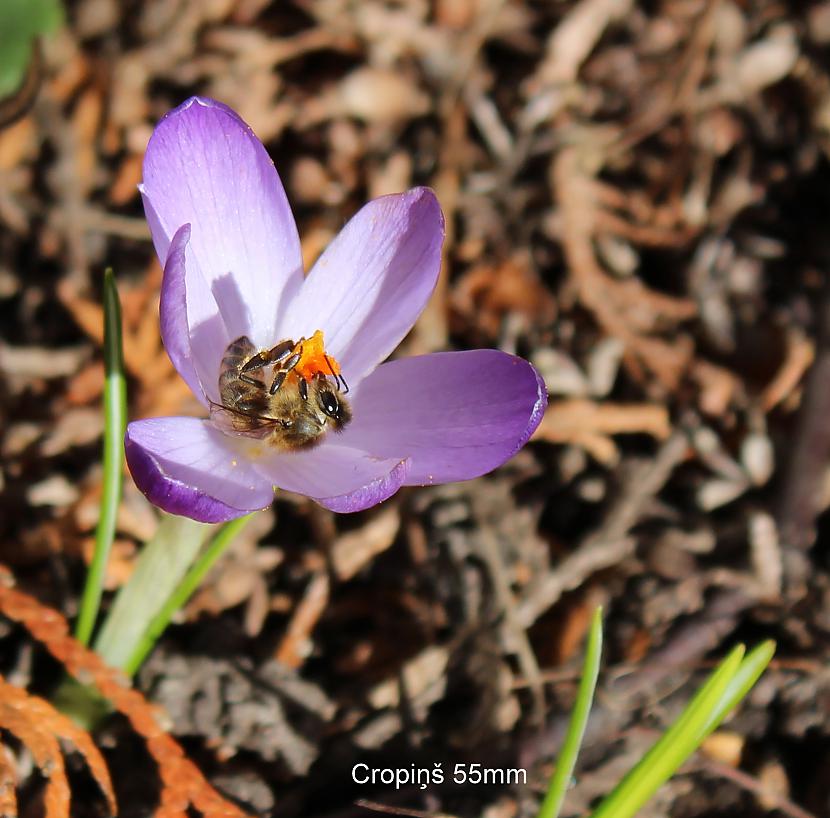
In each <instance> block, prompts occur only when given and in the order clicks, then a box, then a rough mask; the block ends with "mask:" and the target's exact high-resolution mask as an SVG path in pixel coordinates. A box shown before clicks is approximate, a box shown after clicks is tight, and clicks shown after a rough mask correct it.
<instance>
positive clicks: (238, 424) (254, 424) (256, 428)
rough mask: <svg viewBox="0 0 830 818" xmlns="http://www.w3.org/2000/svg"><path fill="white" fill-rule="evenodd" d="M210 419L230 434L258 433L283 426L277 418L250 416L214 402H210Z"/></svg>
mask: <svg viewBox="0 0 830 818" xmlns="http://www.w3.org/2000/svg"><path fill="white" fill-rule="evenodd" d="M210 419H211V420H212V421H213V422H214V423H215V424H216V425H217V426H218V427H219V428H220V429H222V430H223V431H229V432H242V433H245V432H251V433H256V432H261V431H263V430H267V429H273V428H274V427H276V426H280V425H282V421H280V420H279V419H277V418H268V417H263V416H262V415H252V414H248V413H247V412H242V411H240V410H239V409H231V408H229V407H227V406H223V405H222V404H221V403H214V401H210Z"/></svg>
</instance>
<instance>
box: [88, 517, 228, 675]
mask: <svg viewBox="0 0 830 818" xmlns="http://www.w3.org/2000/svg"><path fill="white" fill-rule="evenodd" d="M213 528H214V527H213V526H211V525H208V524H206V523H197V522H194V521H193V520H190V519H188V518H186V517H174V516H172V515H168V514H165V515H164V516H163V517H162V519H161V523H160V524H159V527H158V531H157V532H156V535H155V536H154V537H153V539H152V540H150V542H148V543H147V544H146V545H145V546H144V549H143V550H142V552H141V555H140V556H139V558H138V561H137V563H136V566H135V570H134V571H133V573H132V575H131V576H130V578H129V580H128V581H127V582H126V584H125V585H124V586H123V587H122V588H121V590H120V591H119V592H118V595H117V596H116V598H115V602H114V603H113V606H112V608H111V609H110V611H109V614H108V615H107V618H106V620H105V621H104V624H103V626H102V627H101V631H100V633H99V634H98V637H97V639H96V640H95V650H96V651H97V652H98V654H100V656H101V658H103V659H104V661H105V662H106V663H107V664H109V665H112V666H113V667H119V668H122V669H123V668H124V667H125V666H126V665H127V662H128V661H129V659H130V657H131V656H132V655H133V651H134V650H135V649H136V646H137V645H138V644H139V643H140V642H141V640H142V639H143V637H144V635H145V633H146V631H147V628H148V626H149V624H150V622H151V621H152V620H153V619H154V617H155V616H156V614H157V613H158V612H159V610H160V609H161V608H162V607H163V606H164V604H165V603H166V602H167V600H168V598H169V597H170V595H171V594H173V593H174V591H175V589H176V588H177V586H178V585H179V583H180V582H181V580H182V578H183V577H184V576H185V574H186V573H187V571H188V569H189V568H190V566H191V565H192V564H193V562H194V560H195V559H196V558H197V557H198V556H199V552H200V550H201V548H202V545H203V543H204V541H205V539H206V538H207V536H208V534H209V533H210V532H211V531H212V530H213Z"/></svg>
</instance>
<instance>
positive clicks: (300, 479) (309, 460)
mask: <svg viewBox="0 0 830 818" xmlns="http://www.w3.org/2000/svg"><path fill="white" fill-rule="evenodd" d="M254 467H255V468H256V469H258V470H259V472H260V473H261V474H262V475H264V476H265V477H266V478H267V479H268V480H270V481H271V482H272V483H273V485H274V486H275V487H279V488H281V489H285V490H286V491H294V492H297V493H298V494H304V495H305V496H307V497H312V498H313V499H315V500H317V501H318V502H319V503H321V504H322V505H324V506H326V507H327V508H331V509H332V510H333V511H360V510H362V509H364V508H369V506H373V505H376V504H377V503H380V502H381V501H382V500H385V499H386V498H387V497H390V496H391V495H392V494H394V493H395V492H396V491H397V490H398V489H399V488H400V487H401V485H402V484H403V481H404V479H405V478H406V475H407V472H408V468H409V463H408V462H407V460H406V458H402V457H392V458H381V457H374V456H372V455H370V454H368V453H367V452H366V451H365V450H362V449H357V448H352V447H348V446H343V445H341V444H340V442H339V438H336V439H332V438H331V437H330V438H329V439H328V440H326V441H324V442H323V443H322V444H320V445H319V446H317V447H316V448H314V449H307V450H305V451H300V452H277V453H274V454H272V455H271V456H270V457H264V456H260V457H259V458H258V459H257V460H255V461H254Z"/></svg>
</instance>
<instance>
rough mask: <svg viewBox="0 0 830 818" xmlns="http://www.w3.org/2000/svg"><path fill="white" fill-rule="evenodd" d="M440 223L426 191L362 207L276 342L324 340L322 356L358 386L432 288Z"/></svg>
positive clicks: (324, 258)
mask: <svg viewBox="0 0 830 818" xmlns="http://www.w3.org/2000/svg"><path fill="white" fill-rule="evenodd" d="M443 240H444V217H443V216H442V214H441V208H440V206H439V205H438V200H437V199H436V198H435V194H434V193H433V192H432V191H431V190H429V189H428V188H423V187H422V188H415V189H414V190H410V191H408V192H406V193H399V194H395V195H392V196H382V197H381V198H379V199H375V200H374V201H372V202H369V203H368V204H367V205H365V206H364V207H363V208H362V209H361V210H360V211H358V213H356V214H355V216H354V217H353V218H352V219H351V220H350V221H349V222H348V224H346V226H345V227H344V228H343V229H342V230H341V231H340V233H339V235H338V236H337V237H336V238H335V239H334V241H333V242H332V243H331V244H330V245H329V246H328V247H327V248H326V250H325V251H324V252H323V255H322V256H320V258H319V259H318V261H317V263H316V264H315V265H314V267H313V268H312V270H311V272H310V273H309V275H308V278H307V279H306V280H305V283H304V284H303V285H302V288H301V289H300V292H299V295H298V296H297V298H296V299H295V300H294V301H293V303H292V304H291V306H290V309H289V310H288V311H287V313H286V314H285V323H284V328H285V331H284V332H281V333H280V335H281V336H285V337H289V338H294V339H297V338H299V337H301V336H305V337H308V336H310V335H311V334H312V333H313V332H314V331H315V330H316V329H322V330H323V332H324V335H325V342H326V350H327V352H328V353H329V354H330V355H333V356H334V357H335V358H336V359H337V360H338V361H339V363H340V365H341V367H342V369H343V374H344V375H345V377H346V380H347V381H348V382H349V383H350V384H355V385H356V384H357V383H358V382H359V381H360V379H361V378H362V377H363V376H364V375H366V374H367V373H369V372H371V371H372V369H374V368H375V366H376V365H377V364H378V363H380V362H381V361H382V360H384V359H385V358H387V357H388V356H389V354H390V353H391V352H392V351H393V350H394V349H395V347H396V346H397V345H398V344H399V343H400V342H401V340H403V337H404V336H405V335H406V334H407V332H409V330H410V329H411V328H412V325H413V324H414V323H415V319H416V318H417V317H418V316H419V315H420V314H421V311H422V310H423V309H424V306H425V305H426V303H427V300H428V299H429V296H430V294H431V293H432V291H433V289H434V288H435V283H436V281H437V280H438V271H439V269H440V266H441V244H442V242H443Z"/></svg>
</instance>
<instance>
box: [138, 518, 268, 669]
mask: <svg viewBox="0 0 830 818" xmlns="http://www.w3.org/2000/svg"><path fill="white" fill-rule="evenodd" d="M253 516H254V515H253V514H249V515H248V516H247V517H240V518H239V519H236V520H232V521H231V522H229V523H225V525H224V526H222V528H221V529H220V531H219V533H218V534H217V535H216V536H215V537H214V538H213V540H211V542H210V543H209V544H208V546H207V548H205V550H204V551H203V552H202V553H201V554H200V555H199V557H198V558H197V559H196V561H195V562H194V563H193V565H192V566H191V567H190V570H189V571H188V572H187V574H186V575H185V576H184V578H183V579H182V581H181V582H180V583H179V585H178V586H177V587H176V589H175V590H174V591H173V593H172V594H171V595H170V596H169V597H168V599H167V601H166V602H165V603H164V605H162V607H161V608H160V609H159V610H158V613H156V615H155V616H154V617H153V619H152V620H151V621H150V623H149V625H148V626H147V630H146V631H145V632H144V636H143V637H142V639H141V641H140V642H139V643H138V644H137V645H136V647H135V650H134V651H133V652H132V653H131V654H130V657H129V659H127V661H126V663H125V664H124V672H125V673H126V674H127V675H128V676H132V675H133V674H134V673H135V672H136V671H137V670H138V669H139V668H140V667H141V664H142V662H143V661H144V660H145V658H146V657H147V654H148V653H149V652H150V651H151V650H152V649H153V646H154V645H155V644H156V642H157V641H158V638H159V637H160V636H161V634H162V633H164V630H165V628H166V627H167V626H168V625H169V624H170V620H171V619H172V618H173V616H174V615H175V613H176V611H178V610H179V609H180V608H182V607H183V606H184V605H185V604H187V601H188V599H190V597H191V595H192V594H193V592H194V591H195V590H196V589H197V588H198V587H199V583H200V582H201V581H202V580H203V579H204V577H205V575H206V574H207V572H208V571H210V569H211V568H212V567H213V565H214V564H215V562H216V560H218V559H219V557H221V556H222V554H224V553H225V551H226V550H227V548H228V546H229V545H230V544H231V543H232V542H233V541H234V539H236V536H237V535H238V534H239V532H240V531H242V529H243V528H244V527H245V526H246V525H247V524H248V522H249V521H250V519H251V518H252V517H253Z"/></svg>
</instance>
